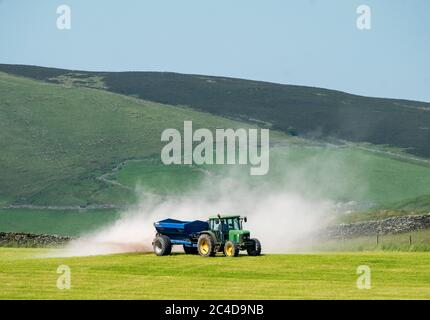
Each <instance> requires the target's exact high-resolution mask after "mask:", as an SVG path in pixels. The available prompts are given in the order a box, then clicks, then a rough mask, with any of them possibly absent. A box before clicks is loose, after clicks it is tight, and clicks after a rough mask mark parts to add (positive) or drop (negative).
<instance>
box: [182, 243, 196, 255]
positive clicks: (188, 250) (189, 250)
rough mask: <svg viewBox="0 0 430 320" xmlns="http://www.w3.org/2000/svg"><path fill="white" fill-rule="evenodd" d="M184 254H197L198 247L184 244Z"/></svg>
mask: <svg viewBox="0 0 430 320" xmlns="http://www.w3.org/2000/svg"><path fill="white" fill-rule="evenodd" d="M184 252H185V253H186V254H197V248H196V247H189V246H186V245H185V244H184Z"/></svg>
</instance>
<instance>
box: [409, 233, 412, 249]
mask: <svg viewBox="0 0 430 320" xmlns="http://www.w3.org/2000/svg"><path fill="white" fill-rule="evenodd" d="M411 245H412V235H411V234H410V235H409V246H411Z"/></svg>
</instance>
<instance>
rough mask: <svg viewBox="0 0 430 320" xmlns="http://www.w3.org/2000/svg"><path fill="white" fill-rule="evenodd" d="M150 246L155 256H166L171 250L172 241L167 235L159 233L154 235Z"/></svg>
mask: <svg viewBox="0 0 430 320" xmlns="http://www.w3.org/2000/svg"><path fill="white" fill-rule="evenodd" d="M152 247H153V248H154V252H155V254H156V255H157V256H168V255H169V254H170V253H171V252H172V243H171V242H170V239H169V237H167V236H163V235H159V236H157V237H155V239H154V241H153V242H152Z"/></svg>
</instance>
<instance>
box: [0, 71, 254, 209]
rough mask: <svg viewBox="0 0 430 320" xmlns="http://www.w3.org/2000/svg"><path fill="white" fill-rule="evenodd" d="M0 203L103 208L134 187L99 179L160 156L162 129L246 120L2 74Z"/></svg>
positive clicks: (234, 124) (120, 201) (230, 125)
mask: <svg viewBox="0 0 430 320" xmlns="http://www.w3.org/2000/svg"><path fill="white" fill-rule="evenodd" d="M0 97H1V99H0V126H1V128H2V130H1V132H0V150H1V153H0V166H1V168H2V170H1V174H0V206H6V205H10V204H18V205H19V204H30V205H45V206H77V205H79V206H88V205H100V206H109V205H115V204H125V203H129V202H130V201H132V200H133V197H134V192H133V190H130V189H128V188H123V187H121V186H119V185H115V184H109V183H106V181H101V179H99V178H100V177H101V176H102V175H103V174H105V173H109V172H110V171H111V170H112V169H113V168H114V167H116V166H117V165H118V164H119V163H121V162H123V161H125V160H130V159H145V158H149V157H158V158H159V154H160V150H161V147H162V146H163V145H164V143H162V142H161V141H160V136H161V132H162V130H164V129H166V128H179V129H180V128H181V127H183V121H184V120H192V121H193V124H194V127H195V128H198V127H205V128H209V129H214V128H216V127H220V126H221V127H227V128H236V127H244V126H246V125H245V124H243V123H239V122H236V121H231V120H228V119H224V118H221V117H217V116H212V115H210V114H208V113H202V112H197V111H193V110H190V109H184V108H178V107H173V106H168V105H162V104H158V103H153V102H148V101H142V100H138V99H134V98H130V97H126V96H120V95H118V94H113V93H110V92H106V91H101V90H94V89H89V88H75V87H73V88H68V87H65V86H60V85H55V84H47V83H44V82H40V81H34V80H30V79H25V78H22V77H15V76H11V75H7V74H5V73H0Z"/></svg>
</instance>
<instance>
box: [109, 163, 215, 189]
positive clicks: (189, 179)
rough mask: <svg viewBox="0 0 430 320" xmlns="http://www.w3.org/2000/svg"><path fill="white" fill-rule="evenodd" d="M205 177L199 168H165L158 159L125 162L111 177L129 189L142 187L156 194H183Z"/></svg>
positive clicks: (174, 166)
mask: <svg viewBox="0 0 430 320" xmlns="http://www.w3.org/2000/svg"><path fill="white" fill-rule="evenodd" d="M206 176H207V175H206V174H205V171H204V170H203V168H202V167H199V166H188V165H171V166H166V165H164V164H163V163H162V162H161V161H160V160H158V159H148V160H141V161H132V162H127V163H126V164H125V165H124V166H123V167H122V168H121V169H120V170H118V171H117V172H115V174H113V175H112V176H111V177H112V178H113V179H114V180H115V181H117V182H119V183H121V184H123V185H125V186H127V187H129V188H136V187H143V188H144V190H145V191H146V192H153V193H158V194H183V193H186V192H187V191H190V190H192V188H193V187H195V186H196V185H198V184H199V183H200V182H201V181H202V180H203V179H204V178H205V177H206Z"/></svg>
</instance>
